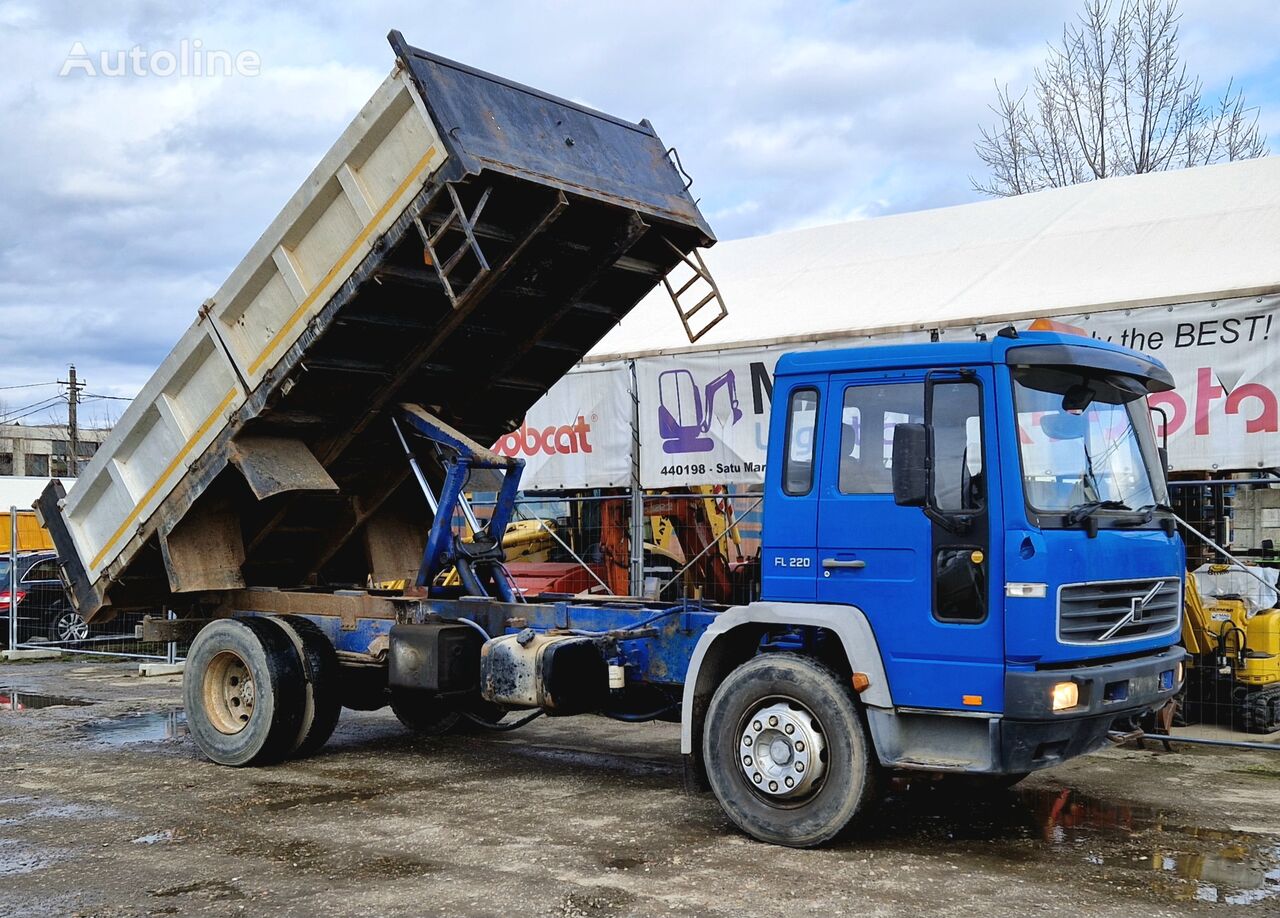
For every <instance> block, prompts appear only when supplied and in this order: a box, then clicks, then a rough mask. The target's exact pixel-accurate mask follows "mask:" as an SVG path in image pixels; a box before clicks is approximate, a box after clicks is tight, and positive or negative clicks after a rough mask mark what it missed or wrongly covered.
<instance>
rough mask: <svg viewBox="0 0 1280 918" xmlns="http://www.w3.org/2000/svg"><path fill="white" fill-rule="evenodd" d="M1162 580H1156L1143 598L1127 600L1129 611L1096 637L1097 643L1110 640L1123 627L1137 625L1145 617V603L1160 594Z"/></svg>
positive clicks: (1135, 597)
mask: <svg viewBox="0 0 1280 918" xmlns="http://www.w3.org/2000/svg"><path fill="white" fill-rule="evenodd" d="M1164 583H1165V582H1164V581H1163V580H1157V581H1156V582H1155V584H1154V585H1153V586H1152V587H1151V589H1149V590H1147V593H1146V595H1145V596H1133V597H1131V598H1130V599H1129V611H1128V612H1126V613H1125V614H1124V615H1122V616H1121V617H1120V620H1119V621H1118V622H1116V623H1115V624H1114V625H1112V626H1111V627H1110V628H1108V629H1107V630H1106V631H1104V632H1103V633H1102V634H1100V635H1098V640H1099V641H1106V640H1109V639H1110V638H1111V636H1112V635H1114V634H1115V633H1116V632H1117V631H1119V630H1120V629H1121V628H1123V627H1124V626H1125V625H1132V624H1136V623H1139V622H1141V621H1142V620H1143V618H1144V617H1146V614H1147V603H1149V602H1151V600H1153V599H1155V598H1156V594H1157V593H1159V592H1160V588H1161V587H1162V586H1164Z"/></svg>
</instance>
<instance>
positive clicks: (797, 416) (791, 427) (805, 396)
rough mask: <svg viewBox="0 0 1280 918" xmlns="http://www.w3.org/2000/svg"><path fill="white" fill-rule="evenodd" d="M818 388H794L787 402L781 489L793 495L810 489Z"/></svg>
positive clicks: (816, 421) (811, 487)
mask: <svg viewBox="0 0 1280 918" xmlns="http://www.w3.org/2000/svg"><path fill="white" fill-rule="evenodd" d="M817 426H818V390H817V389H811V388H804V389H796V390H795V391H794V392H792V393H791V398H790V399H789V400H788V401H787V439H786V444H787V449H786V453H785V454H784V455H783V458H782V490H783V493H785V494H789V495H791V496H792V497H795V496H798V495H801V494H808V493H809V492H810V491H811V490H813V452H814V445H815V444H814V435H815V432H816V430H817Z"/></svg>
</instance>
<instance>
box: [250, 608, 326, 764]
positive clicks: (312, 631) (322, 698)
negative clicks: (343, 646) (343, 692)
mask: <svg viewBox="0 0 1280 918" xmlns="http://www.w3.org/2000/svg"><path fill="white" fill-rule="evenodd" d="M267 621H272V622H275V623H276V624H278V625H279V626H280V627H281V628H283V629H284V630H285V633H286V634H288V635H289V639H290V640H291V641H292V642H293V646H294V648H295V649H296V650H297V651H298V655H299V657H300V658H301V659H302V673H303V677H304V678H305V680H306V687H305V693H306V694H305V700H304V702H303V713H302V723H301V724H299V726H298V738H297V740H296V745H295V746H294V748H293V753H292V757H293V758H303V757H305V756H309V755H311V754H312V753H314V752H316V751H317V750H319V749H320V747H321V746H323V745H324V744H325V743H326V742H327V741H328V740H329V737H330V736H332V735H333V730H334V728H335V727H336V726H337V725H338V715H339V714H341V713H342V701H341V699H340V698H339V697H338V652H337V651H336V650H334V649H333V644H332V643H331V642H330V641H329V639H328V638H327V637H326V636H325V633H324V632H323V631H321V630H320V628H319V627H317V625H316V624H315V623H314V622H311V621H308V620H307V619H305V618H302V617H301V616H297V615H282V616H279V617H275V616H273V617H271V618H269V619H267Z"/></svg>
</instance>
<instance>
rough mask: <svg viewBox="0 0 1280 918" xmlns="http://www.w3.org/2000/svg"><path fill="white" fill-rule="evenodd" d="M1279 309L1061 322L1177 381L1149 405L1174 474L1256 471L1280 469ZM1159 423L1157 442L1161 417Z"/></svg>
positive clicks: (1256, 304) (1190, 307) (1197, 309)
mask: <svg viewBox="0 0 1280 918" xmlns="http://www.w3.org/2000/svg"><path fill="white" fill-rule="evenodd" d="M1277 308H1280V297H1278V296H1274V295H1272V296H1262V297H1244V298H1240V299H1234V300H1221V301H1219V302H1216V303H1189V304H1182V305H1178V306H1152V307H1148V308H1144V309H1126V310H1118V311H1113V312H1096V313H1093V314H1091V315H1083V316H1064V317H1062V318H1061V319H1059V320H1058V321H1060V322H1062V323H1065V324H1067V325H1073V326H1076V327H1078V328H1080V329H1083V330H1084V332H1085V333H1086V334H1088V335H1091V336H1093V337H1095V338H1102V339H1105V340H1107V341H1114V342H1116V343H1117V344H1122V345H1124V346H1125V347H1131V348H1133V349H1134V350H1138V351H1142V352H1144V353H1146V354H1150V355H1151V356H1152V357H1155V358H1157V359H1158V360H1160V362H1162V363H1163V364H1164V365H1165V366H1167V367H1168V368H1169V371H1170V372H1171V373H1173V378H1174V381H1175V382H1176V383H1177V388H1176V389H1175V390H1174V391H1172V392H1164V393H1160V394H1158V395H1154V396H1152V397H1151V398H1150V399H1149V402H1150V403H1151V405H1152V406H1153V407H1158V408H1160V409H1163V410H1164V411H1165V412H1166V414H1167V416H1168V418H1169V461H1170V465H1171V466H1172V467H1173V468H1174V470H1188V469H1194V470H1204V471H1214V470H1217V469H1259V468H1273V467H1276V466H1280V407H1278V405H1277V393H1280V323H1277V322H1275V321H1274V316H1275V313H1276V311H1277ZM1028 324H1031V323H1018V327H1019V328H1025V327H1026V326H1027V325H1028ZM1272 335H1275V336H1276V337H1274V338H1273V337H1272ZM1155 423H1156V432H1157V434H1159V433H1160V429H1161V427H1162V426H1163V422H1162V419H1161V416H1160V415H1159V414H1157V415H1156V416H1155Z"/></svg>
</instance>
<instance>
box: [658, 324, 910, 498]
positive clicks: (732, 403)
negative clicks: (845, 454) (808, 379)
mask: <svg viewBox="0 0 1280 918" xmlns="http://www.w3.org/2000/svg"><path fill="white" fill-rule="evenodd" d="M928 340H929V335H928V334H927V333H925V332H919V333H913V334H895V335H881V336H878V337H876V338H872V339H868V338H859V339H857V340H856V341H831V340H828V341H821V342H817V343H805V344H795V343H790V344H785V345H779V346H776V347H763V348H742V349H736V350H724V351H710V352H704V353H689V354H676V355H672V356H669V357H644V358H641V359H639V360H637V361H636V382H637V387H638V389H639V392H640V483H641V484H642V485H643V486H644V487H646V488H677V487H683V486H686V485H701V484H759V483H761V482H763V481H764V466H765V458H766V454H767V452H768V438H769V406H770V403H771V402H772V399H773V368H774V365H775V364H776V363H777V362H778V358H779V357H780V356H782V355H783V354H785V353H794V352H796V351H805V350H819V349H829V348H836V347H849V346H853V345H861V344H901V343H906V342H909V341H928Z"/></svg>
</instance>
